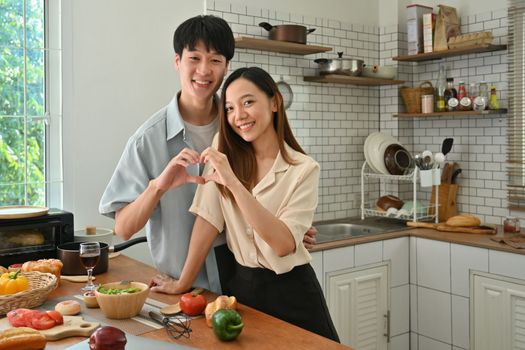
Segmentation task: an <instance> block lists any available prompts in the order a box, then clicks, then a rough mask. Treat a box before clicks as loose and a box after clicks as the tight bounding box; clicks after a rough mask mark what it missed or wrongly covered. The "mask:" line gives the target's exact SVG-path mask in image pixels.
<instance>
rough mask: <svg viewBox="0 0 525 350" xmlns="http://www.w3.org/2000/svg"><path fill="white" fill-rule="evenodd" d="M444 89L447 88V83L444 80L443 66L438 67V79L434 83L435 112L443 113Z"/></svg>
mask: <svg viewBox="0 0 525 350" xmlns="http://www.w3.org/2000/svg"><path fill="white" fill-rule="evenodd" d="M446 88H447V82H446V78H445V66H440V67H439V74H438V78H437V81H436V89H435V95H436V98H435V102H436V112H444V111H445V89H446Z"/></svg>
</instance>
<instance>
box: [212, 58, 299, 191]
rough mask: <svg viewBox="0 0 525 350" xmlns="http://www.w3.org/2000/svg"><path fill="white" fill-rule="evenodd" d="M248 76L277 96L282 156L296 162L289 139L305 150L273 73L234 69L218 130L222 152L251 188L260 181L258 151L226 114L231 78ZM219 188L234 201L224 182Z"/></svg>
mask: <svg viewBox="0 0 525 350" xmlns="http://www.w3.org/2000/svg"><path fill="white" fill-rule="evenodd" d="M241 78H242V79H246V80H248V81H250V82H251V83H253V84H254V85H255V86H257V87H258V88H259V89H260V90H261V91H262V92H264V93H265V94H266V95H267V96H268V97H269V98H272V97H274V96H275V97H276V103H277V112H274V113H273V127H274V129H275V131H276V133H277V140H278V142H279V150H280V152H281V155H282V157H283V158H284V160H285V161H286V162H287V163H288V164H294V160H293V159H292V158H291V157H290V155H289V154H288V152H286V149H285V147H284V143H285V142H286V143H287V144H288V145H289V146H290V147H291V148H293V149H294V150H296V151H298V152H301V153H303V154H305V152H304V151H303V149H302V148H301V146H299V143H298V142H297V140H296V139H295V137H294V135H293V133H292V129H291V128H290V124H289V123H288V118H287V117H286V112H285V111H284V107H283V97H282V95H281V93H280V92H279V89H278V88H277V84H276V83H275V81H274V80H273V79H272V77H271V76H270V74H268V73H267V72H266V71H265V70H263V69H261V68H258V67H248V68H239V69H237V70H235V71H234V72H233V73H232V74H230V76H229V77H228V79H226V81H225V82H224V86H223V88H222V93H221V103H220V107H219V118H220V130H219V152H222V153H224V154H225V155H226V156H227V157H228V161H229V162H230V166H231V167H232V170H233V172H234V174H235V176H237V178H238V179H239V180H240V181H241V183H242V184H243V185H244V187H246V189H248V190H249V191H251V190H252V189H253V187H254V186H255V185H256V181H257V161H256V159H255V152H254V150H253V146H252V144H251V143H250V142H246V141H245V140H244V139H243V138H242V137H240V136H239V135H238V134H237V133H236V132H235V131H234V130H233V129H232V127H231V126H230V124H229V123H228V116H227V115H226V111H225V108H226V90H228V86H230V84H231V83H232V82H234V81H235V80H237V79H241ZM219 190H220V192H221V193H222V195H223V196H225V197H228V198H230V199H231V200H232V201H233V194H232V193H231V192H230V191H229V190H228V189H227V188H226V187H224V186H222V185H219Z"/></svg>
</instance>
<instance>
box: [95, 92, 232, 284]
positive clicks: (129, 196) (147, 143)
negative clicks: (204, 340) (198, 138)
mask: <svg viewBox="0 0 525 350" xmlns="http://www.w3.org/2000/svg"><path fill="white" fill-rule="evenodd" d="M215 100H216V101H217V98H216V99H215ZM211 141H212V140H210V145H211ZM185 147H188V148H193V147H192V142H191V140H190V139H189V135H187V134H186V131H185V129H184V122H183V120H182V117H181V115H180V112H179V107H178V100H177V97H174V98H173V100H172V101H171V102H170V103H169V104H168V105H167V106H166V107H164V108H162V109H161V110H160V111H158V112H157V113H155V114H154V115H153V116H152V117H151V118H150V119H148V120H147V121H146V122H145V123H144V124H143V125H142V126H141V127H140V128H139V129H138V130H137V131H136V132H135V134H134V135H133V136H131V138H130V139H129V140H128V143H127V145H126V148H125V149H124V153H123V154H122V157H121V158H120V161H119V163H118V165H117V168H116V169H115V172H114V174H113V176H112V177H111V180H110V181H109V184H108V186H107V188H106V190H105V191H104V194H103V195H102V198H101V200H100V205H99V212H100V213H101V214H103V215H106V216H109V217H112V218H114V217H115V212H116V211H117V210H118V209H120V208H122V207H124V206H126V205H128V204H129V203H130V202H132V201H134V200H135V199H136V198H137V197H138V196H139V195H140V194H141V193H142V192H144V190H145V189H146V187H147V186H148V184H149V181H150V180H152V179H154V178H156V177H158V176H159V175H160V174H161V173H162V171H163V170H164V168H165V167H166V165H167V164H168V162H169V161H170V160H171V159H172V158H173V157H174V156H176V155H177V154H179V153H180V151H181V150H182V149H183V148H185ZM187 171H188V173H189V174H190V175H198V174H199V166H198V164H194V165H193V164H192V165H190V166H188V167H187ZM196 188H197V185H196V184H191V183H190V184H186V185H184V186H181V187H178V188H174V189H171V190H169V191H168V192H166V193H165V194H164V196H162V198H161V200H160V202H159V203H158V205H157V206H156V208H155V209H154V210H153V213H152V215H151V217H150V219H149V220H148V222H147V223H146V226H145V229H146V235H147V237H148V244H149V247H150V252H151V255H152V258H153V261H154V262H155V266H156V268H157V269H158V270H159V271H160V272H162V273H166V274H168V275H170V276H172V277H174V278H179V277H180V274H181V272H182V268H183V266H184V262H185V260H186V256H187V253H188V246H189V242H190V237H191V231H192V229H193V223H194V221H195V217H194V216H193V214H191V213H190V212H189V211H188V209H189V207H190V206H191V203H192V201H193V197H194V195H195V190H196ZM223 236H224V235H219V237H218V238H217V240H216V241H215V242H214V246H216V245H219V244H224V243H225V240H224V237H223ZM194 286H195V287H201V288H206V289H209V290H211V291H213V292H215V293H218V294H220V293H221V288H220V283H219V275H218V270H217V263H216V260H215V253H214V251H213V249H211V250H210V252H209V253H208V256H207V257H206V262H205V265H204V266H203V268H202V269H201V271H200V272H199V275H198V277H197V279H196V280H195V282H194Z"/></svg>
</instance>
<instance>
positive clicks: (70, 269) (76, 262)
mask: <svg viewBox="0 0 525 350" xmlns="http://www.w3.org/2000/svg"><path fill="white" fill-rule="evenodd" d="M147 241H148V239H147V238H146V237H138V238H133V239H130V240H128V241H126V242H123V243H120V244H116V245H115V246H112V247H110V246H109V245H108V244H107V243H103V242H100V258H99V259H98V263H97V266H95V268H94V269H93V275H98V274H100V273H104V272H106V271H107V270H108V259H109V258H108V255H109V253H112V252H118V251H121V250H123V249H126V248H128V247H131V246H132V245H135V244H137V243H142V242H147ZM80 243H82V242H69V243H64V244H59V245H58V247H57V256H58V258H59V259H60V260H62V263H63V264H64V266H63V267H62V272H61V273H62V274H63V275H66V276H68V275H85V274H86V268H85V267H84V266H83V265H82V264H81V263H80Z"/></svg>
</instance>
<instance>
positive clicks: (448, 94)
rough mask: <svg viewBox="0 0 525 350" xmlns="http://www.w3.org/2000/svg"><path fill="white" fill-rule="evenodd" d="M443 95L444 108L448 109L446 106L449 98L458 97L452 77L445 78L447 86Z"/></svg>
mask: <svg viewBox="0 0 525 350" xmlns="http://www.w3.org/2000/svg"><path fill="white" fill-rule="evenodd" d="M444 95H445V108H446V109H447V111H448V110H450V109H449V106H448V101H449V100H450V99H451V98H455V99H457V98H458V92H457V91H456V89H454V78H447V88H446V89H445V93H444Z"/></svg>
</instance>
